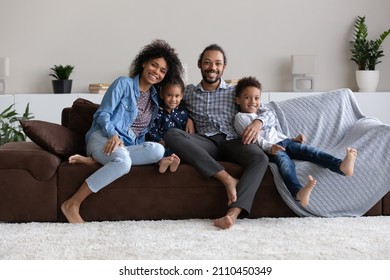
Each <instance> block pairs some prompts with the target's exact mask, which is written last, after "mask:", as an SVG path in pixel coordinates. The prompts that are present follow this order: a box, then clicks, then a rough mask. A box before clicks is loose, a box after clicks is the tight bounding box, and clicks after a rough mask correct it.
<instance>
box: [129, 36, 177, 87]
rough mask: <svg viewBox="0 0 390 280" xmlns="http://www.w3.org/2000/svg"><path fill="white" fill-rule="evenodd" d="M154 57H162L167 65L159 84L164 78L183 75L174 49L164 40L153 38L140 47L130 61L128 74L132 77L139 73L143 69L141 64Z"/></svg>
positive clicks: (169, 78)
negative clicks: (147, 43)
mask: <svg viewBox="0 0 390 280" xmlns="http://www.w3.org/2000/svg"><path fill="white" fill-rule="evenodd" d="M155 58H164V59H165V61H166V62H167V65H168V71H167V73H166V74H165V77H164V79H163V80H162V81H161V82H160V84H161V83H163V81H164V80H165V79H168V80H171V79H173V78H174V77H177V76H179V77H183V74H184V68H183V64H182V63H181V61H180V59H179V57H178V55H177V54H176V51H175V49H173V48H172V47H171V46H170V45H169V44H168V43H167V42H166V41H164V40H154V41H152V43H150V44H149V45H146V46H145V47H143V48H142V49H141V51H140V52H139V53H138V55H137V56H136V57H135V58H134V60H133V62H132V63H131V66H130V72H129V76H130V77H132V78H133V77H135V76H136V75H138V74H141V73H142V71H143V67H142V65H143V64H144V63H145V62H147V61H149V60H150V59H155Z"/></svg>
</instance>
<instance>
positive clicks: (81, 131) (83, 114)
mask: <svg viewBox="0 0 390 280" xmlns="http://www.w3.org/2000/svg"><path fill="white" fill-rule="evenodd" d="M98 108H99V104H96V103H93V102H91V101H89V100H86V99H83V98H78V99H76V100H75V101H74V102H73V105H72V107H71V108H70V110H65V109H69V108H65V109H64V110H63V116H62V118H63V119H64V118H66V120H63V124H64V125H66V127H67V128H68V129H69V130H71V131H72V132H73V133H74V134H75V135H77V145H78V146H80V147H82V151H81V152H80V153H82V154H85V134H86V133H87V131H88V130H89V129H90V127H91V125H92V120H93V114H94V113H95V112H96V110H97V109H98ZM64 112H67V113H68V115H67V116H66V115H64Z"/></svg>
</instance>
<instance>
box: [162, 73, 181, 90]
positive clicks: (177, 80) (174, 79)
mask: <svg viewBox="0 0 390 280" xmlns="http://www.w3.org/2000/svg"><path fill="white" fill-rule="evenodd" d="M168 85H175V86H179V87H180V91H181V93H182V94H183V93H184V89H185V85H184V82H183V79H182V78H181V77H179V76H172V77H169V78H168V79H165V80H164V82H163V83H162V85H161V92H164V89H165V87H166V86H168Z"/></svg>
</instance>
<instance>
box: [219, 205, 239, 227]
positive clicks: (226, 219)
mask: <svg viewBox="0 0 390 280" xmlns="http://www.w3.org/2000/svg"><path fill="white" fill-rule="evenodd" d="M240 213H241V208H230V209H229V210H228V212H227V213H226V216H223V217H222V218H219V219H215V220H214V226H216V227H219V228H221V229H228V228H231V227H232V226H233V225H234V223H235V222H236V220H237V217H238V215H240Z"/></svg>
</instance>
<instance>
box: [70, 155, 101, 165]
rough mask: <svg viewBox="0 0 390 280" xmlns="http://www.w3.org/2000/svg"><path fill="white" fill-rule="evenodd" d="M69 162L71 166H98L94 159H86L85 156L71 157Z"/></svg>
mask: <svg viewBox="0 0 390 280" xmlns="http://www.w3.org/2000/svg"><path fill="white" fill-rule="evenodd" d="M68 161H69V163H70V164H76V163H82V164H88V165H95V164H98V163H97V162H96V161H95V160H94V159H93V158H92V157H84V156H82V155H79V154H76V155H73V156H70V157H69V159H68Z"/></svg>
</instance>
